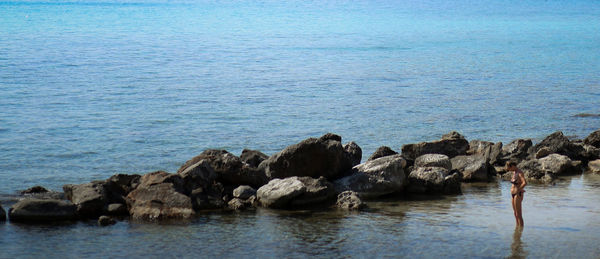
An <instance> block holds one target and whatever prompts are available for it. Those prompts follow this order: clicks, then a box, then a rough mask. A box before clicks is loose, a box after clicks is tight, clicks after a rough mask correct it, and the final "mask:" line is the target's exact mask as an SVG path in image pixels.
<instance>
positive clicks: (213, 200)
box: [190, 182, 227, 211]
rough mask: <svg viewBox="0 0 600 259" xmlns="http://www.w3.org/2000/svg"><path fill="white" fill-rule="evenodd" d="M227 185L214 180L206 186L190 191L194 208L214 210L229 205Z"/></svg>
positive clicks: (197, 209)
mask: <svg viewBox="0 0 600 259" xmlns="http://www.w3.org/2000/svg"><path fill="white" fill-rule="evenodd" d="M225 196H226V195H225V187H224V186H223V185H222V184H221V183H219V182H214V183H212V184H211V185H209V186H207V187H205V188H196V189H194V190H192V192H191V193H190V197H191V199H192V206H193V208H194V210H196V211H201V210H214V209H221V208H223V207H225V206H227V202H226V200H225V198H224V197H225Z"/></svg>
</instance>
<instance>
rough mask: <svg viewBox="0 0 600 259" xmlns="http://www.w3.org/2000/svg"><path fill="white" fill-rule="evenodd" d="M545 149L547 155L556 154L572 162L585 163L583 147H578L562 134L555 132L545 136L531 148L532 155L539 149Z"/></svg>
mask: <svg viewBox="0 0 600 259" xmlns="http://www.w3.org/2000/svg"><path fill="white" fill-rule="evenodd" d="M543 148H545V149H546V151H545V152H547V153H556V154H561V155H565V156H568V157H569V158H571V159H573V160H582V161H586V162H587V158H586V152H585V149H584V148H583V145H578V144H575V143H573V142H571V140H569V138H567V137H566V136H565V135H563V133H562V132H560V131H557V132H554V133H552V134H550V135H549V136H547V137H546V138H545V139H544V140H542V142H540V143H538V144H536V145H535V146H534V147H533V153H534V154H536V153H537V152H538V151H540V150H541V149H543Z"/></svg>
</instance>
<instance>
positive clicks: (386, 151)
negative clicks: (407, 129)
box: [367, 146, 398, 162]
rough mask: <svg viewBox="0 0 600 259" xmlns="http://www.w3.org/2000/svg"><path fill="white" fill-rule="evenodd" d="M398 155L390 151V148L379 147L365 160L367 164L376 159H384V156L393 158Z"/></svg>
mask: <svg viewBox="0 0 600 259" xmlns="http://www.w3.org/2000/svg"><path fill="white" fill-rule="evenodd" d="M396 154H398V152H396V151H394V150H392V149H391V148H390V147H387V146H381V147H379V148H377V150H375V152H374V153H373V154H372V155H371V156H370V157H369V159H367V162H369V161H372V160H375V159H377V158H381V157H385V156H393V155H396Z"/></svg>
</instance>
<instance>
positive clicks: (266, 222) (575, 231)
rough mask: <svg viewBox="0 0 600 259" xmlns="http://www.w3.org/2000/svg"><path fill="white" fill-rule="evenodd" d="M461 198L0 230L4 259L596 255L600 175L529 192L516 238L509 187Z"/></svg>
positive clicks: (486, 187)
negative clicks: (342, 208)
mask: <svg viewBox="0 0 600 259" xmlns="http://www.w3.org/2000/svg"><path fill="white" fill-rule="evenodd" d="M463 191H464V194H463V195H458V196H451V197H439V198H438V199H433V198H432V197H427V196H424V197H420V198H415V197H412V198H410V199H408V198H406V197H405V198H403V199H402V198H398V197H396V198H389V199H388V200H385V201H380V202H370V203H369V206H370V209H369V210H368V211H364V212H343V211H323V210H319V211H276V210H268V209H258V210H256V211H246V212H241V213H224V214H219V213H214V214H206V215H200V216H199V217H198V218H197V219H195V220H193V221H191V222H180V223H177V224H175V223H174V224H149V223H140V222H130V221H121V222H118V223H117V224H116V225H114V226H109V227H98V226H96V225H95V222H80V223H76V224H73V225H63V226H28V225H19V224H14V223H6V224H0V233H2V235H0V243H1V244H2V250H1V251H2V257H6V258H12V257H67V258H81V257H84V256H87V255H89V256H92V257H111V258H113V257H114V258H127V257H131V256H134V257H139V256H149V257H152V258H164V257H167V258H179V257H186V258H195V257H202V258H221V257H226V258H256V257H259V258H263V257H267V258H281V257H287V258H299V257H319V258H332V257H338V258H339V257H354V258H365V257H393V258H398V257H403V258H440V257H443V258H447V257H451V258H465V257H468V258H506V257H513V258H525V257H527V258H597V257H598V256H600V247H599V246H598V244H599V243H600V234H598V233H600V217H598V215H600V202H598V197H599V196H600V175H588V174H586V175H581V176H573V177H567V178H565V179H562V180H560V181H559V182H557V183H556V185H535V184H531V185H529V186H527V192H526V196H525V199H524V202H523V210H524V213H523V216H524V219H525V228H524V229H523V231H522V232H518V231H517V232H515V227H514V224H515V223H514V218H513V216H512V209H511V205H510V183H508V182H496V183H486V184H464V185H463Z"/></svg>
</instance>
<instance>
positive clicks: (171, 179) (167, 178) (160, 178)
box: [136, 171, 184, 192]
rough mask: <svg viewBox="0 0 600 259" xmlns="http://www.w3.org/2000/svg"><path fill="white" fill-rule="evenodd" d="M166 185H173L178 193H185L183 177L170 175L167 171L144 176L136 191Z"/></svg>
mask: <svg viewBox="0 0 600 259" xmlns="http://www.w3.org/2000/svg"><path fill="white" fill-rule="evenodd" d="M164 183H168V184H171V185H172V187H173V188H174V189H175V190H176V191H179V192H184V183H183V179H182V178H181V175H179V174H170V173H167V172H165V171H156V172H152V173H147V174H145V175H142V177H140V180H139V184H138V186H137V188H136V190H137V189H140V188H148V187H150V186H153V185H158V184H164Z"/></svg>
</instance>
